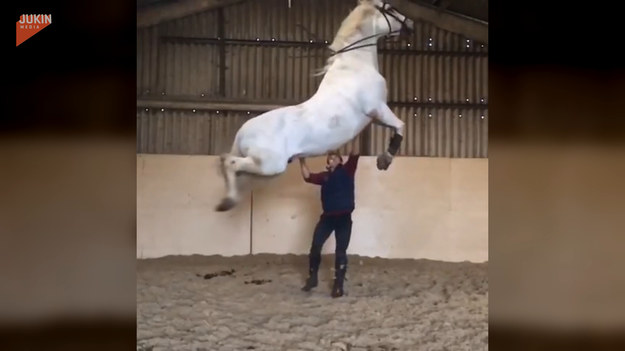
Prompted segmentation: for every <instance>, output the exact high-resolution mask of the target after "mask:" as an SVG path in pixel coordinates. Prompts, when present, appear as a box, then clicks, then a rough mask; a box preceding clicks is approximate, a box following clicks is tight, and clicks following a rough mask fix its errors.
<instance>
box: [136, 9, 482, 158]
mask: <svg viewBox="0 0 625 351" xmlns="http://www.w3.org/2000/svg"><path fill="white" fill-rule="evenodd" d="M354 4H355V2H354V1H353V0H316V1H313V0H293V1H292V7H291V8H288V6H287V1H283V0H264V1H255V0H251V1H246V2H243V3H240V4H238V5H233V6H229V7H225V8H222V9H218V10H212V11H207V12H204V13H198V14H195V15H193V16H189V17H185V18H182V19H179V20H175V21H170V22H168V23H163V24H161V25H158V26H154V27H151V28H146V29H140V30H138V32H137V36H138V38H137V39H138V40H137V42H138V48H137V69H138V76H137V98H138V101H139V103H138V105H139V106H138V107H139V108H138V110H137V138H138V145H137V149H138V152H146V153H180V154H196V153H199V154H218V153H221V152H224V151H227V150H228V149H229V147H230V143H231V141H232V138H233V137H234V133H235V132H236V130H237V128H238V127H239V126H240V125H241V124H242V123H243V122H244V121H245V120H246V119H247V118H252V117H253V116H255V115H257V114H259V113H260V112H255V111H223V110H221V111H219V113H217V111H215V110H201V109H200V108H198V109H196V111H195V112H193V111H192V110H170V109H166V110H164V111H161V110H160V109H159V108H156V109H155V108H154V106H153V105H152V108H150V109H148V110H147V111H146V109H145V108H143V106H141V104H140V101H143V100H163V101H190V102H197V103H198V106H199V105H200V103H201V102H210V101H235V102H253V103H269V102H271V103H272V104H292V103H298V102H301V101H304V100H306V99H307V98H309V97H310V96H311V95H312V94H313V93H314V92H315V90H316V88H317V86H318V84H319V82H320V80H321V77H313V76H312V74H313V73H315V71H316V70H317V69H320V68H321V67H323V65H324V64H325V60H326V59H327V57H328V54H329V51H328V50H327V49H326V46H327V44H326V43H325V41H328V42H330V41H332V39H333V37H334V35H335V33H336V31H337V30H338V27H339V25H340V23H341V21H342V20H343V18H345V16H346V15H347V14H348V13H349V11H350V10H351V9H352V8H353V7H354ZM221 20H223V27H222V28H220V26H219V23H220V21H221ZM415 26H416V28H415V33H414V34H413V36H412V37H411V38H409V39H403V40H397V39H396V38H393V39H389V40H387V41H380V46H379V53H380V54H379V62H380V71H381V73H382V74H383V75H384V76H385V77H386V79H387V82H388V88H389V95H388V100H389V105H390V106H391V108H392V109H393V111H394V112H395V114H397V116H398V117H400V118H401V119H402V120H403V121H404V122H405V123H406V135H405V139H404V140H405V141H404V143H403V144H402V148H401V150H400V153H401V155H405V156H434V157H487V151H488V150H487V144H488V140H487V135H488V113H487V112H488V105H487V102H488V52H487V50H488V48H487V46H486V45H483V44H480V43H476V42H473V41H471V40H467V39H466V38H464V37H462V36H459V35H456V34H453V33H449V32H446V31H443V30H440V29H438V28H436V27H434V26H432V25H430V24H426V23H419V22H417V23H416V24H415ZM222 61H223V62H224V63H225V67H221V62H222ZM390 135H391V130H389V129H385V128H383V127H379V126H372V127H370V128H369V129H367V130H365V132H364V133H363V135H361V136H360V137H358V138H356V140H354V141H352V143H350V144H351V145H350V146H348V147H346V149H352V148H353V149H356V150H358V151H360V152H363V153H365V154H378V153H380V152H382V150H384V149H386V146H387V144H388V139H389V137H390Z"/></svg>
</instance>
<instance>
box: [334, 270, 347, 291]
mask: <svg viewBox="0 0 625 351" xmlns="http://www.w3.org/2000/svg"><path fill="white" fill-rule="evenodd" d="M344 281H345V268H343V269H339V270H337V271H336V275H335V277H334V284H333V285H332V294H331V295H332V297H341V296H343V294H344V292H343V282H344Z"/></svg>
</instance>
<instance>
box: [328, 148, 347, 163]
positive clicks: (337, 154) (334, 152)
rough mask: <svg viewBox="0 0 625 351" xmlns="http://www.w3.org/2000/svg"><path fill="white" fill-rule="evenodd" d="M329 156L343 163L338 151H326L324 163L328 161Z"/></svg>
mask: <svg viewBox="0 0 625 351" xmlns="http://www.w3.org/2000/svg"><path fill="white" fill-rule="evenodd" d="M330 156H336V157H338V158H339V162H340V163H343V158H342V157H341V153H340V152H339V150H332V151H328V155H327V156H326V161H327V160H328V158H330Z"/></svg>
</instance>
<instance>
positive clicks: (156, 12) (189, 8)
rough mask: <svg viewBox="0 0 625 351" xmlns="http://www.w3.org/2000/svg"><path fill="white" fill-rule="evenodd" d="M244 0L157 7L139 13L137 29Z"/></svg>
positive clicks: (197, 1) (199, 0) (192, 1)
mask: <svg viewBox="0 0 625 351" xmlns="http://www.w3.org/2000/svg"><path fill="white" fill-rule="evenodd" d="M242 1H243V0H184V1H177V2H172V3H168V4H162V5H155V6H152V7H148V8H145V9H141V10H139V11H138V12H137V27H139V28H141V27H148V26H153V25H156V24H159V23H161V22H164V21H170V20H174V19H177V18H181V17H185V16H189V15H192V14H194V13H198V12H202V11H208V10H212V9H216V8H219V7H224V6H228V5H232V4H236V3H239V2H242Z"/></svg>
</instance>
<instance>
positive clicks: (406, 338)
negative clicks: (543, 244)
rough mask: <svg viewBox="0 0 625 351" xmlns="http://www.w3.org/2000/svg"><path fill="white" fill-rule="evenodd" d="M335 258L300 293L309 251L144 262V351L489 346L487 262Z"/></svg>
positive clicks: (140, 280) (140, 314)
mask: <svg viewBox="0 0 625 351" xmlns="http://www.w3.org/2000/svg"><path fill="white" fill-rule="evenodd" d="M333 259H334V257H333V256H332V255H329V256H324V257H323V262H322V266H321V271H320V273H319V279H320V282H319V286H318V287H317V288H316V289H315V290H313V291H312V292H310V293H305V292H303V291H300V287H301V286H302V284H303V282H304V278H305V273H306V270H307V262H308V261H307V257H306V256H295V255H280V256H279V255H255V256H248V257H234V258H224V257H217V256H211V257H205V256H191V257H167V258H162V259H152V260H139V261H138V263H137V350H146V351H147V350H153V351H156V350H191V351H207V350H271V351H277V350H352V351H357V350H361V351H364V350H389V351H390V350H450V351H451V350H471V351H476V350H487V349H488V276H487V269H488V264H487V263H484V264H473V263H466V262H465V263H446V262H437V261H429V260H389V259H380V258H375V259H374V258H363V257H358V256H351V255H350V256H349V260H350V261H349V264H350V266H349V270H348V276H347V278H348V281H347V282H346V285H345V290H346V293H347V296H344V297H342V298H339V299H333V298H331V297H330V286H331V282H332V276H333V272H332V270H331V268H333V267H334V264H333Z"/></svg>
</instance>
